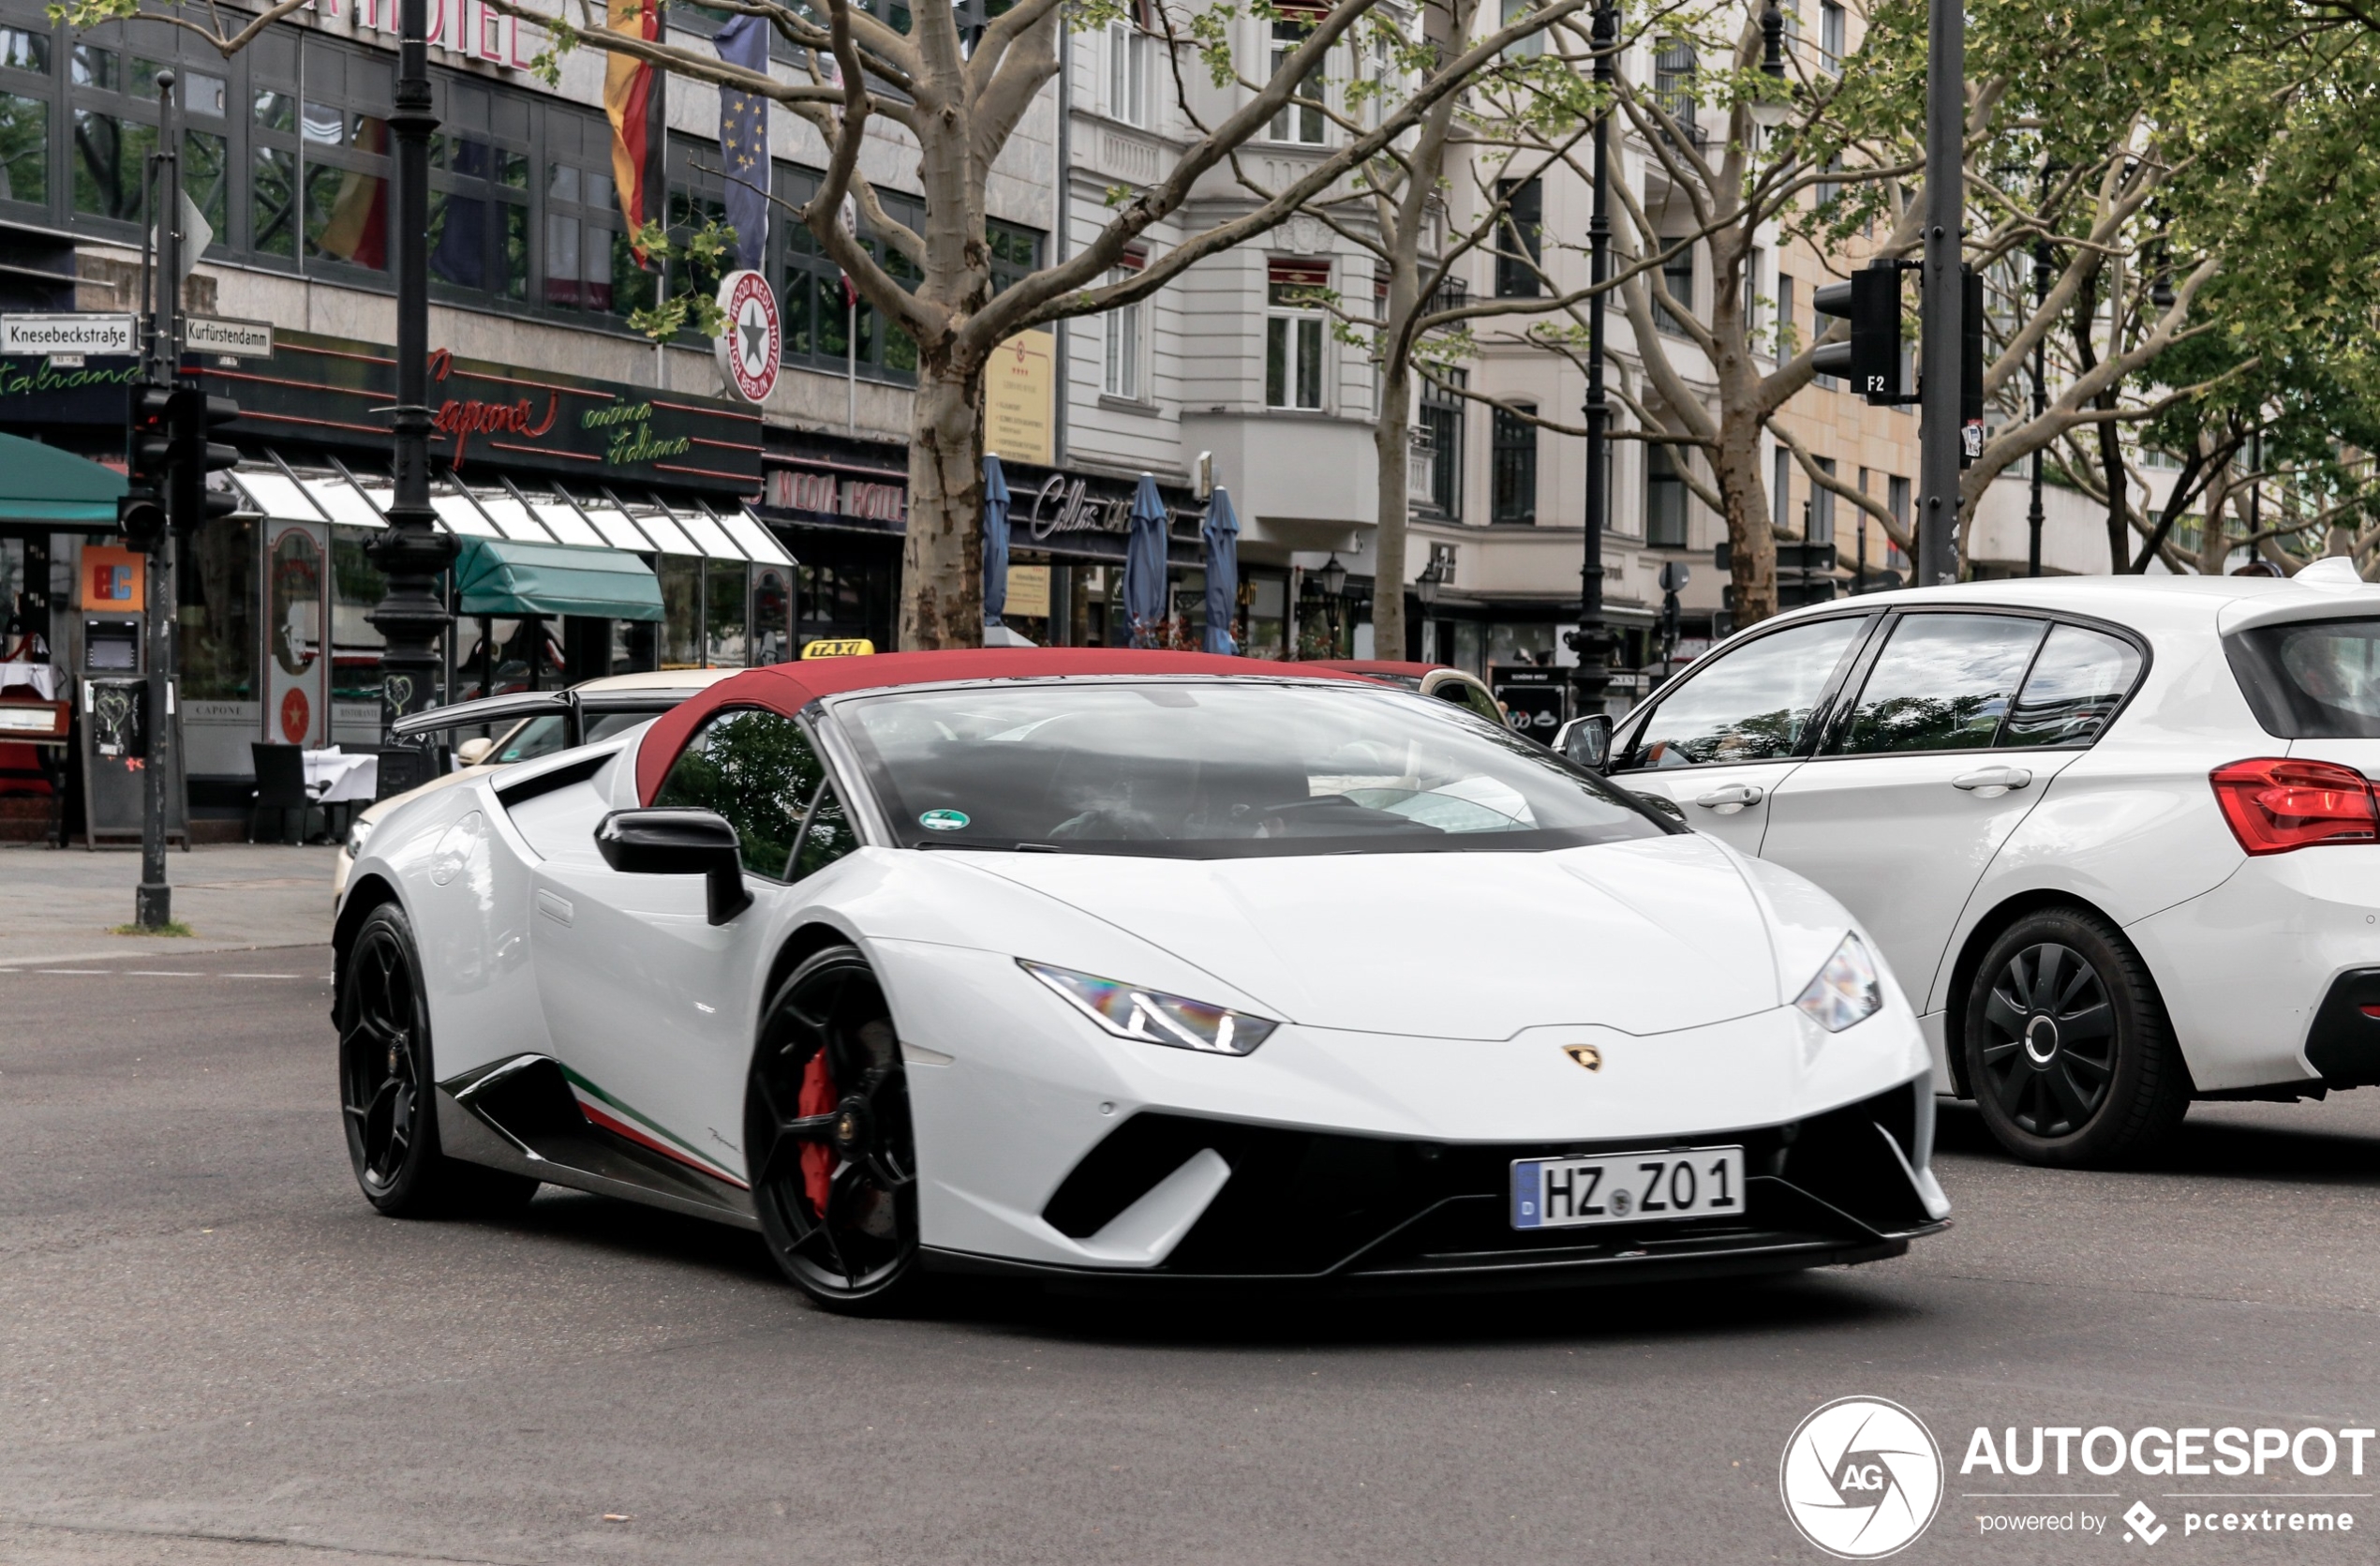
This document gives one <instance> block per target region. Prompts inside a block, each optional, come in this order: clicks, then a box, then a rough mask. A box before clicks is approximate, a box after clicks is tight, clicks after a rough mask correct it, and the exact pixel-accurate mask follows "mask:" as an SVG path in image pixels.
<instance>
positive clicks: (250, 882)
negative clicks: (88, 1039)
mask: <svg viewBox="0 0 2380 1566" xmlns="http://www.w3.org/2000/svg"><path fill="white" fill-rule="evenodd" d="M336 852H337V850H335V849H334V848H332V847H330V846H328V845H308V846H302V847H301V846H288V847H285V846H283V845H282V844H280V843H207V844H201V845H200V846H198V847H195V848H192V849H189V850H187V851H183V850H176V851H174V852H172V853H170V854H168V855H167V856H166V866H165V874H166V882H167V885H169V886H170V887H172V888H173V917H175V918H177V919H179V920H181V921H182V922H183V923H184V924H186V925H188V926H189V927H190V930H191V933H190V934H188V935H186V936H148V935H140V936H133V935H112V934H110V933H108V932H109V931H110V930H111V929H112V927H114V926H116V925H120V924H127V923H129V922H131V919H132V898H133V888H134V887H138V886H139V885H140V884H141V856H140V853H139V852H138V851H137V850H130V849H107V848H103V849H96V850H95V849H83V848H44V847H39V846H36V845H31V844H15V843H11V844H7V845H0V968H14V967H33V966H41V965H45V964H47V965H55V964H58V963H64V962H91V961H97V962H108V961H112V960H116V959H123V960H125V961H127V962H146V961H147V959H148V958H149V957H168V956H174V955H181V956H188V955H190V954H192V953H197V952H218V951H245V950H253V949H256V948H258V947H295V946H311V945H315V944H318V943H320V942H322V941H326V940H328V939H330V934H331V863H332V859H333V858H334V856H335V854H336Z"/></svg>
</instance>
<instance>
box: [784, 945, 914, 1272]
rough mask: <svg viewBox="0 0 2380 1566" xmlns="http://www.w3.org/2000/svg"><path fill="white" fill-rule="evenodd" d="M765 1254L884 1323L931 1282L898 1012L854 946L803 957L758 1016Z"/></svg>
mask: <svg viewBox="0 0 2380 1566" xmlns="http://www.w3.org/2000/svg"><path fill="white" fill-rule="evenodd" d="M744 1146H745V1149H746V1152H747V1154H748V1156H749V1157H750V1159H751V1176H752V1202H753V1205H754V1206H755V1207H756V1208H757V1209H758V1211H759V1215H760V1225H761V1233H762V1235H763V1236H764V1237H765V1238H766V1241H767V1244H768V1249H769V1254H770V1255H771V1256H773V1257H774V1258H775V1259H776V1261H777V1264H778V1266H779V1267H780V1268H781V1269H783V1271H784V1274H785V1275H786V1276H787V1277H789V1278H791V1279H792V1280H793V1281H794V1283H795V1284H796V1286H797V1287H798V1288H800V1290H802V1291H803V1292H804V1293H806V1294H808V1295H809V1296H810V1297H811V1299H812V1300H814V1301H816V1302H817V1303H818V1304H819V1305H823V1306H825V1307H826V1308H827V1309H829V1310H833V1311H840V1312H844V1313H847V1314H852V1315H869V1316H875V1315H885V1314H891V1313H893V1312H896V1311H899V1310H901V1309H904V1308H906V1307H908V1306H909V1305H912V1304H914V1303H915V1300H916V1297H917V1295H918V1293H919V1291H920V1290H921V1288H922V1286H923V1279H922V1275H921V1269H920V1267H919V1264H918V1245H917V1155H916V1137H915V1130H914V1129H913V1127H912V1124H911V1120H910V1114H909V1081H908V1075H907V1071H906V1068H905V1067H904V1066H903V1065H902V1062H901V1054H900V1039H899V1038H898V1037H896V1036H895V1034H894V1032H893V1023H892V1009H891V1007H889V1006H888V1005H887V1004H886V1003H885V995H884V991H883V989H882V987H881V986H880V985H879V984H878V983H877V980H876V975H875V972H874V970H873V969H871V968H870V967H869V965H868V960H867V959H866V958H864V957H862V956H861V955H860V954H859V952H858V950H857V949H856V948H855V947H848V946H836V947H827V948H826V949H825V950H823V951H819V952H815V953H813V954H811V956H810V957H808V958H806V959H805V960H803V962H801V963H800V965H799V966H797V967H796V968H795V969H794V971H793V973H792V974H790V975H789V976H787V977H786V979H785V981H784V982H783V983H782V984H781V985H779V986H778V988H777V992H776V993H775V994H774V995H772V996H770V997H769V1001H768V1007H767V1009H766V1010H765V1011H764V1012H763V1013H762V1015H761V1027H760V1038H759V1041H758V1045H757V1047H756V1048H755V1049H754V1050H753V1051H752V1069H751V1087H750V1090H749V1091H748V1093H747V1094H746V1096H745V1123H744Z"/></svg>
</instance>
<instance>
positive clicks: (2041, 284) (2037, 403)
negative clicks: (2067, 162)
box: [2025, 166, 2049, 576]
mask: <svg viewBox="0 0 2380 1566" xmlns="http://www.w3.org/2000/svg"><path fill="white" fill-rule="evenodd" d="M2041 184H2042V199H2043V201H2045V202H2046V201H2047V200H2048V195H2049V170H2048V168H2047V167H2046V166H2045V167H2044V168H2043V169H2042V172H2041ZM2048 300H2049V241H2047V240H2046V239H2037V240H2035V241H2034V242H2033V309H2034V312H2035V313H2036V314H2038V313H2039V312H2040V310H2041V307H2042V306H2043V305H2045V304H2046V303H2047V302H2048ZM2048 408H2049V334H2048V333H2046V332H2045V333H2043V334H2042V335H2041V336H2038V337H2036V338H2034V339H2033V417H2034V419H2035V420H2039V419H2040V417H2041V416H2042V414H2043V413H2044V412H2045V411H2047V410H2048ZM2042 450H2043V448H2041V447H2039V446H2035V447H2034V448H2033V474H2032V491H2033V492H2032V500H2031V503H2030V505H2029V506H2028V507H2027V509H2026V512H2025V529H2026V531H2027V533H2028V535H2029V537H2028V540H2027V542H2026V545H2025V574H2026V575H2028V576H2038V575H2040V574H2041V525H2042V521H2043V516H2042V509H2041V457H2042Z"/></svg>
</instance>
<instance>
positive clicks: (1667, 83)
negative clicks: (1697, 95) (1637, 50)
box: [1653, 37, 1703, 146]
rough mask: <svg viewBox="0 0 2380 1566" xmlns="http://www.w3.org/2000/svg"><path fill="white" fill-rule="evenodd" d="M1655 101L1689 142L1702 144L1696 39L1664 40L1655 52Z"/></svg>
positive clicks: (1673, 38)
mask: <svg viewBox="0 0 2380 1566" xmlns="http://www.w3.org/2000/svg"><path fill="white" fill-rule="evenodd" d="M1653 101H1654V102H1655V103H1657V104H1659V105H1660V109H1661V112H1663V113H1664V114H1667V115H1668V116H1669V117H1670V118H1671V120H1672V121H1673V122H1674V123H1675V124H1676V126H1677V128H1678V130H1679V132H1680V133H1681V134H1682V135H1684V137H1685V138H1686V140H1688V142H1693V143H1695V144H1696V145H1698V146H1699V145H1701V143H1702V140H1703V129H1702V126H1701V125H1700V124H1699V123H1698V121H1697V117H1696V116H1697V109H1698V106H1697V105H1696V103H1695V101H1694V40H1693V39H1692V38H1680V37H1669V38H1663V39H1661V40H1660V42H1659V43H1658V44H1656V45H1655V46H1654V49H1653Z"/></svg>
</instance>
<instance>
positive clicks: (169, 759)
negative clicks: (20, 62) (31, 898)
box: [126, 70, 203, 930]
mask: <svg viewBox="0 0 2380 1566" xmlns="http://www.w3.org/2000/svg"><path fill="white" fill-rule="evenodd" d="M173 82H174V73H173V72H172V71H170V70H162V71H159V72H157V152H156V159H157V172H158V178H157V180H156V184H155V186H154V188H155V189H156V200H155V201H154V202H153V203H152V205H151V206H150V209H149V212H150V221H151V223H152V225H153V231H154V232H155V233H156V245H157V264H156V271H155V273H154V274H153V277H154V280H155V286H156V293H155V294H154V295H153V296H152V298H151V302H150V315H149V344H148V347H149V351H148V356H147V369H148V373H147V374H146V375H144V376H142V377H141V380H142V381H143V382H145V384H141V385H136V386H134V387H133V389H132V400H133V409H134V421H133V422H134V429H133V446H134V449H133V450H132V451H130V452H127V453H126V457H127V458H129V461H128V462H127V463H126V466H127V467H128V468H130V469H131V470H132V472H133V473H134V474H135V475H136V476H138V477H143V478H145V479H146V480H147V483H146V484H145V485H143V489H144V492H145V493H146V495H147V496H148V497H149V498H150V500H152V502H153V503H154V504H155V505H156V507H157V508H158V509H159V510H160V511H161V512H163V515H161V516H160V518H159V520H162V521H164V522H165V523H166V524H167V525H166V526H164V527H159V528H156V529H154V530H153V531H151V532H150V533H149V535H148V537H147V539H146V541H145V543H143V544H141V546H142V547H145V548H146V549H147V550H148V552H149V584H148V595H147V602H148V631H149V636H148V641H149V648H148V652H149V679H148V691H147V695H148V701H147V703H146V705H147V708H148V712H147V714H146V718H145V721H144V723H142V725H141V726H142V728H143V730H144V731H145V734H146V738H147V739H148V754H147V756H146V757H145V758H143V760H142V762H141V886H140V888H139V889H138V890H137V891H135V892H134V893H133V899H132V922H133V923H134V924H135V925H138V926H139V927H140V928H141V929H142V930H163V929H164V928H166V927H167V926H168V925H170V924H171V923H172V922H173V888H172V887H170V886H168V885H167V884H166V879H165V820H166V790H167V789H168V788H170V787H171V786H172V784H173V782H174V780H175V779H176V778H177V777H178V776H179V775H180V773H181V768H179V767H176V766H175V765H174V755H173V726H174V725H173V714H172V712H171V705H172V700H173V696H172V691H173V610H174V599H175V596H176V594H175V591H174V582H173V533H174V529H173V526H172V524H174V523H180V524H182V525H183V526H188V519H187V518H185V517H180V516H175V515H171V511H170V510H166V508H169V507H171V504H172V501H173V492H174V490H175V489H176V488H178V487H179V485H177V483H176V481H175V473H174V470H175V469H176V467H178V466H179V464H177V463H175V462H174V460H173V457H174V455H177V454H175V452H174V449H173V448H174V446H175V445H176V444H177V442H176V441H175V440H174V438H173V437H174V434H175V430H174V425H175V421H174V419H173V417H172V410H171V403H172V399H173V396H174V394H173V393H172V392H171V390H170V388H171V387H172V386H173V385H174V383H175V381H176V380H177V379H178V377H179V372H180V369H181V364H182V352H181V340H182V334H181V331H180V329H179V326H178V324H177V322H176V320H175V318H176V316H177V314H178V313H179V311H180V307H181V295H182V243H181V241H182V235H181V226H182V116H181V112H180V105H179V104H177V103H176V102H175V100H174V92H173ZM143 184H144V185H146V184H147V182H145V181H144V182H143ZM159 404H163V405H164V406H163V407H162V408H160V407H159V406H158V405H159ZM158 412H163V413H164V415H165V416H164V417H163V418H162V419H157V418H156V417H155V415H156V414H157V413H158ZM143 425H163V426H164V428H163V430H162V431H158V430H156V429H155V428H154V427H148V428H144V427H143ZM160 433H161V434H162V435H163V436H164V440H162V442H158V441H157V440H156V437H157V435H158V434H160ZM157 444H162V445H163V446H164V448H165V452H164V454H163V455H165V458H166V460H165V461H163V462H161V463H156V465H155V466H149V465H148V463H147V461H144V459H154V458H155V457H156V455H159V454H158V453H157V451H156V446H157ZM201 482H203V480H201ZM143 520H144V521H145V520H146V519H145V518H143ZM135 542H140V541H137V540H136V541H135Z"/></svg>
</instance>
